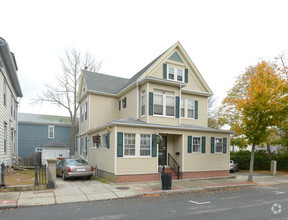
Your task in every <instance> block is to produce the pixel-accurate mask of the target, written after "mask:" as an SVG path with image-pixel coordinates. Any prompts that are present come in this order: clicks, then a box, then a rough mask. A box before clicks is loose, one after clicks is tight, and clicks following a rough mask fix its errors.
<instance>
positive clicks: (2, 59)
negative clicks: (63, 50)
mask: <svg viewBox="0 0 288 220" xmlns="http://www.w3.org/2000/svg"><path fill="white" fill-rule="evenodd" d="M17 70H18V68H17V64H16V59H15V56H14V54H13V53H12V52H11V51H10V49H9V46H8V43H7V42H6V41H5V40H4V39H3V38H1V37H0V163H2V162H4V163H5V164H7V163H8V161H10V162H12V157H13V155H15V156H17V153H18V146H17V138H18V126H17V125H18V123H17V112H18V100H17V99H18V98H19V97H22V96H23V95H22V91H21V88H20V83H19V80H18V76H17Z"/></svg>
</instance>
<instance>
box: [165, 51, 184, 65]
mask: <svg viewBox="0 0 288 220" xmlns="http://www.w3.org/2000/svg"><path fill="white" fill-rule="evenodd" d="M168 60H173V61H176V62H179V63H184V62H183V60H182V59H181V57H180V56H179V54H178V53H177V51H175V52H174V53H173V54H172V55H171V57H169V58H168Z"/></svg>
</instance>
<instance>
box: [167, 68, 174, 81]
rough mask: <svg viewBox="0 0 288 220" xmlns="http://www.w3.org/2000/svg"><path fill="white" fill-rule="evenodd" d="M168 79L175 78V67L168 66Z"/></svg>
mask: <svg viewBox="0 0 288 220" xmlns="http://www.w3.org/2000/svg"><path fill="white" fill-rule="evenodd" d="M168 79H171V80H174V68H172V67H168Z"/></svg>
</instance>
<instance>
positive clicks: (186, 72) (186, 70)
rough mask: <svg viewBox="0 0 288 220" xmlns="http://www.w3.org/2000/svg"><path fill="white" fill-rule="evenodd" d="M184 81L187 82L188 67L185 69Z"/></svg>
mask: <svg viewBox="0 0 288 220" xmlns="http://www.w3.org/2000/svg"><path fill="white" fill-rule="evenodd" d="M185 83H188V69H185Z"/></svg>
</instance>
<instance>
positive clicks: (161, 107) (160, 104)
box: [153, 90, 175, 117]
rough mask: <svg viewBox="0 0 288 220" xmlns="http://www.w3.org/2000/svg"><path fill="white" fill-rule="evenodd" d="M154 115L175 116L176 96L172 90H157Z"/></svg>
mask: <svg viewBox="0 0 288 220" xmlns="http://www.w3.org/2000/svg"><path fill="white" fill-rule="evenodd" d="M153 109H154V115H164V116H171V117H173V116H175V96H174V93H172V92H167V91H161V90H155V92H154V108H153Z"/></svg>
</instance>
